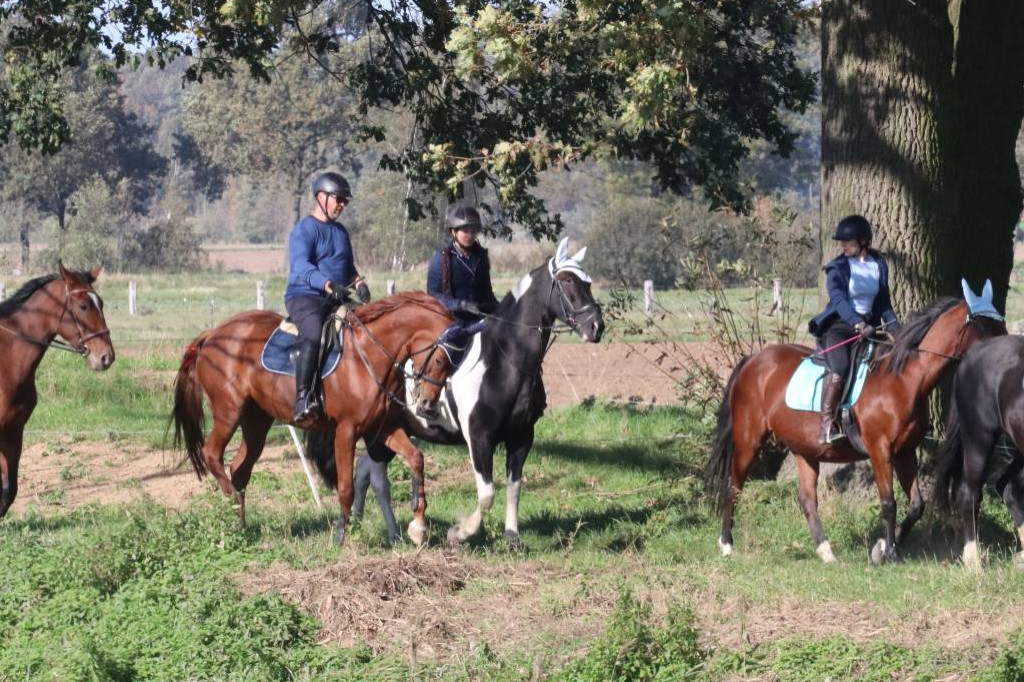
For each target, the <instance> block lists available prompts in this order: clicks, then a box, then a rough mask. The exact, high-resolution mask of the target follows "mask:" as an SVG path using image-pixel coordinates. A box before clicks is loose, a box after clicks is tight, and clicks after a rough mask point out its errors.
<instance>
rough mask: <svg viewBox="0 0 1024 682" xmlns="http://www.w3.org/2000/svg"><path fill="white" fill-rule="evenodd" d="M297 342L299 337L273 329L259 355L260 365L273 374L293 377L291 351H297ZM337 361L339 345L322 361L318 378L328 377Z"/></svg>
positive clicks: (339, 358)
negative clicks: (322, 364)
mask: <svg viewBox="0 0 1024 682" xmlns="http://www.w3.org/2000/svg"><path fill="white" fill-rule="evenodd" d="M338 336H339V344H340V342H341V338H342V337H341V335H340V334H339V335H338ZM298 340H299V337H298V336H297V335H295V334H289V333H288V332H286V331H284V330H283V329H281V328H280V327H278V328H277V329H275V330H274V333H273V334H271V335H270V338H269V339H267V345H265V346H263V353H262V354H261V355H260V363H261V364H262V365H263V368H264V369H266V370H268V371H270V372H273V373H274V374H286V375H288V376H292V377H293V376H295V363H294V362H292V356H291V354H292V351H294V350H297V348H296V345H297V342H298ZM339 360H341V347H340V345H338V346H334V347H333V348H332V349H331V352H330V353H328V355H327V359H326V360H324V366H323V368H322V369H321V370H320V376H322V377H327V376H330V374H331V372H333V371H334V370H335V369H336V368H337V367H338V361H339Z"/></svg>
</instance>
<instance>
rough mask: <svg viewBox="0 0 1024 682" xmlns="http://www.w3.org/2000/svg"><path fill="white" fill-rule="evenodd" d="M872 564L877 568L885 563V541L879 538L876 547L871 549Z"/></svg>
mask: <svg viewBox="0 0 1024 682" xmlns="http://www.w3.org/2000/svg"><path fill="white" fill-rule="evenodd" d="M871 563H873V564H874V565H875V566H881V565H882V564H884V563H885V540H883V539H881V538H879V539H878V542H876V543H875V546H874V547H872V548H871Z"/></svg>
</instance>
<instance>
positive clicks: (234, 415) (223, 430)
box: [203, 408, 239, 501]
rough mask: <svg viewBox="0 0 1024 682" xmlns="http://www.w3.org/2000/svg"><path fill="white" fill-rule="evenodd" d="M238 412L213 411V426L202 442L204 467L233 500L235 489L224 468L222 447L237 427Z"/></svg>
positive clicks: (235, 498)
mask: <svg viewBox="0 0 1024 682" xmlns="http://www.w3.org/2000/svg"><path fill="white" fill-rule="evenodd" d="M238 419H239V414H238V412H237V411H234V410H230V411H229V410H225V409H223V408H222V409H221V411H217V410H216V409H214V411H213V428H212V429H210V435H209V436H207V437H206V442H205V443H203V459H204V460H205V461H206V469H207V471H209V472H210V474H211V475H212V476H213V477H214V478H215V479H217V484H218V485H219V486H220V489H221V492H223V493H224V494H225V495H227V496H228V497H230V498H232V499H233V500H235V501H238V495H237V491H236V490H235V487H234V486H233V485H232V484H231V479H229V478H228V474H227V472H226V471H225V470H224V449H225V448H227V446H228V443H229V442H230V441H231V437H232V436H233V435H235V430H236V429H237V428H238Z"/></svg>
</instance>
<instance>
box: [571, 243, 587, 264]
mask: <svg viewBox="0 0 1024 682" xmlns="http://www.w3.org/2000/svg"><path fill="white" fill-rule="evenodd" d="M586 255H587V247H585V246H584V247H583V248H582V249H580V250H579V251H577V252H576V253H574V254H573V255H572V260H574V261H576V262H577V263H582V262H583V257H584V256H586Z"/></svg>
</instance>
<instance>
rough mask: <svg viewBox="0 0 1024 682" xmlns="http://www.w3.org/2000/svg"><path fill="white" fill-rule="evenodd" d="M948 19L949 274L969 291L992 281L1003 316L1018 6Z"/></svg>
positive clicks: (964, 7)
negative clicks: (951, 62)
mask: <svg viewBox="0 0 1024 682" xmlns="http://www.w3.org/2000/svg"><path fill="white" fill-rule="evenodd" d="M950 16H951V19H952V21H953V24H954V26H955V28H956V35H957V41H956V63H955V68H954V72H953V73H954V86H955V88H956V98H957V99H956V103H957V112H956V113H957V117H958V120H957V126H956V147H955V148H954V149H953V153H952V158H953V159H954V168H955V172H956V192H957V195H958V200H959V201H958V203H959V209H960V213H959V216H958V228H959V233H960V241H959V242H958V243H957V244H955V245H953V246H951V248H955V250H956V255H957V256H958V257H959V263H958V265H959V269H958V270H957V271H956V272H954V273H953V274H954V275H956V276H957V277H960V276H963V277H966V278H967V279H968V281H969V282H970V283H971V285H972V286H974V288H975V290H978V289H980V287H981V285H982V284H983V283H984V281H985V279H987V278H989V279H991V280H992V282H993V284H995V293H996V305H997V306H998V307H999V309H1000V310H1004V309H1005V307H1004V306H1005V304H1006V293H1007V287H1008V284H1009V278H1010V272H1011V271H1012V269H1013V236H1014V229H1015V227H1016V225H1017V221H1018V219H1019V217H1020V213H1021V187H1020V173H1019V169H1018V168H1017V160H1016V158H1015V156H1014V145H1015V142H1016V140H1017V136H1018V134H1019V133H1020V127H1021V118H1022V116H1024V85H1022V84H1024V59H1022V58H1021V55H1020V40H1021V35H1022V34H1024V2H1021V1H1020V0H983V1H982V2H978V1H977V0H975V1H972V2H963V3H961V2H955V3H953V4H952V6H951V8H950Z"/></svg>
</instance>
